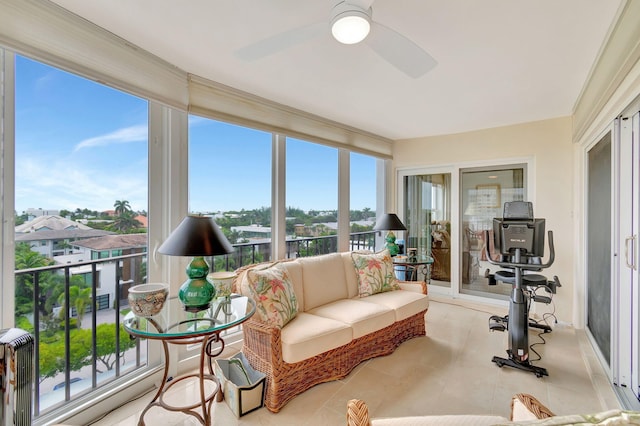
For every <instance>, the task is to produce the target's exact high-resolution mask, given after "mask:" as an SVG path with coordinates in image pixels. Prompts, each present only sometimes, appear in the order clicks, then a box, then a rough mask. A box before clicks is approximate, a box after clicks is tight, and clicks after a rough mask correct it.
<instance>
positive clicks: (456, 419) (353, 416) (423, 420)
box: [347, 393, 564, 426]
mask: <svg viewBox="0 0 640 426" xmlns="http://www.w3.org/2000/svg"><path fill="white" fill-rule="evenodd" d="M553 416H554V414H553V413H552V412H551V411H550V410H549V409H548V408H547V407H545V406H544V405H543V404H542V403H541V402H540V401H538V400H537V399H536V398H534V397H533V396H531V395H529V394H525V393H519V394H516V395H514V396H513V398H512V399H511V416H510V420H511V421H514V422H517V421H525V422H526V421H530V420H535V419H546V418H549V417H553ZM496 422H498V423H503V422H505V423H508V421H507V419H501V418H500V417H496V416H489V415H446V416H413V417H394V418H379V419H372V418H371V417H370V416H369V408H368V407H367V404H366V403H365V402H364V401H362V400H360V399H352V400H350V401H349V402H348V403H347V426H392V425H393V426H403V425H412V426H417V425H422V426H430V425H434V426H435V425H439V426H442V425H456V424H464V425H467V426H469V425H475V426H480V425H492V424H495V423H496ZM563 424H564V423H563Z"/></svg>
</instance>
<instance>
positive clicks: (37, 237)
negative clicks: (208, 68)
mask: <svg viewBox="0 0 640 426" xmlns="http://www.w3.org/2000/svg"><path fill="white" fill-rule="evenodd" d="M112 234H115V232H111V231H102V230H100V229H93V228H89V229H62V230H59V231H50V230H43V231H38V232H27V233H25V234H18V233H16V238H15V240H16V242H29V241H45V240H77V239H81V238H94V237H101V236H104V235H112Z"/></svg>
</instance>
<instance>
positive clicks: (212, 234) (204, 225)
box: [158, 215, 234, 312]
mask: <svg viewBox="0 0 640 426" xmlns="http://www.w3.org/2000/svg"><path fill="white" fill-rule="evenodd" d="M233 250H234V249H233V246H232V245H231V244H230V243H229V241H228V240H227V238H226V237H225V236H224V234H223V233H222V231H221V230H220V228H218V225H216V223H215V222H214V221H213V219H212V218H211V217H208V216H192V215H189V216H187V217H185V218H184V219H183V220H182V222H180V224H179V225H178V226H177V227H176V229H174V231H173V232H172V233H171V235H169V238H167V239H166V240H165V242H164V243H162V245H161V246H160V248H158V252H159V253H162V254H167V255H170V256H193V259H192V260H191V262H190V263H189V265H188V266H187V269H186V272H187V276H188V279H187V280H186V281H185V282H184V283H183V284H182V286H181V287H180V290H179V291H178V298H179V299H180V301H181V302H182V304H183V305H184V309H185V311H188V312H199V311H203V310H205V309H208V308H209V304H210V302H211V300H212V299H213V298H214V297H215V295H216V290H215V287H214V286H213V284H212V283H211V281H209V279H208V278H207V274H208V273H209V265H208V264H207V262H206V260H204V256H217V255H221V254H228V253H231V252H233Z"/></svg>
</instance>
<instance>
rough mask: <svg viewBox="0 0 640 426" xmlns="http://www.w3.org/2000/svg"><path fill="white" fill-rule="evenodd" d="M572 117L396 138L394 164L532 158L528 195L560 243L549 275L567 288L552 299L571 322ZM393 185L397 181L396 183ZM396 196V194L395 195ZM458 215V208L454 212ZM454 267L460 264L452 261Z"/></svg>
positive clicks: (470, 163)
mask: <svg viewBox="0 0 640 426" xmlns="http://www.w3.org/2000/svg"><path fill="white" fill-rule="evenodd" d="M571 136H572V126H571V118H570V117H563V118H555V119H550V120H544V121H536V122H531V123H524V124H518V125H513V126H506V127H499V128H492V129H484V130H478V131H473V132H467V133H459V134H453V135H444V136H432V137H424V138H417V139H410V140H401V141H397V142H396V144H395V145H394V162H393V166H394V168H407V167H426V166H447V165H464V166H463V167H470V166H473V165H474V164H482V165H486V164H488V163H491V162H496V163H497V162H504V160H506V159H518V158H519V159H522V158H532V159H533V162H532V163H531V164H532V168H533V170H530V171H529V172H530V173H529V176H533V181H530V182H528V195H529V200H530V201H533V202H534V213H535V215H536V217H543V218H546V220H547V229H550V230H552V231H553V234H554V243H555V248H556V261H555V263H554V265H553V266H552V267H551V268H549V269H548V270H545V272H544V273H545V275H547V276H548V277H552V276H553V275H558V277H559V278H560V280H561V282H562V285H563V287H562V288H561V289H560V290H559V291H558V294H557V295H556V297H555V298H554V300H555V302H556V306H557V309H556V315H557V316H558V319H559V320H561V321H565V322H572V318H573V311H574V300H573V285H574V276H573V273H574V267H573V264H574V262H575V261H576V259H575V256H574V253H573V247H574V246H573V241H574V234H573V230H574V226H573V220H574V219H573V211H572V206H573V164H574V163H573V146H572V140H571ZM394 187H395V185H394ZM396 199H397V197H396ZM453 215H457V212H453ZM452 267H456V266H454V265H452Z"/></svg>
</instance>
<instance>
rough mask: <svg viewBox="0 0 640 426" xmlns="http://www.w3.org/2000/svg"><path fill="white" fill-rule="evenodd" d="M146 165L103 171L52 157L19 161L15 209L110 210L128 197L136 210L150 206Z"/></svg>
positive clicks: (132, 165) (136, 164)
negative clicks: (71, 164) (70, 163)
mask: <svg viewBox="0 0 640 426" xmlns="http://www.w3.org/2000/svg"><path fill="white" fill-rule="evenodd" d="M146 173H147V167H146V163H145V164H141V163H140V162H137V163H134V162H132V163H131V164H129V165H128V167H123V168H121V169H120V170H117V171H116V170H112V169H110V170H100V169H97V168H95V167H92V166H91V165H89V164H82V163H77V162H76V163H74V164H73V167H69V161H68V160H64V159H52V158H50V157H47V158H46V159H44V158H36V157H34V156H32V157H30V158H19V159H17V161H16V194H15V199H16V206H15V207H16V210H17V211H18V213H21V212H22V211H24V210H26V209H27V208H29V207H34V208H37V207H41V208H44V209H67V210H75V209H76V208H88V209H90V210H98V211H102V210H108V209H112V208H113V203H114V202H115V200H127V201H129V203H130V205H131V207H132V208H133V209H134V210H146V209H147V176H146Z"/></svg>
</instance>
